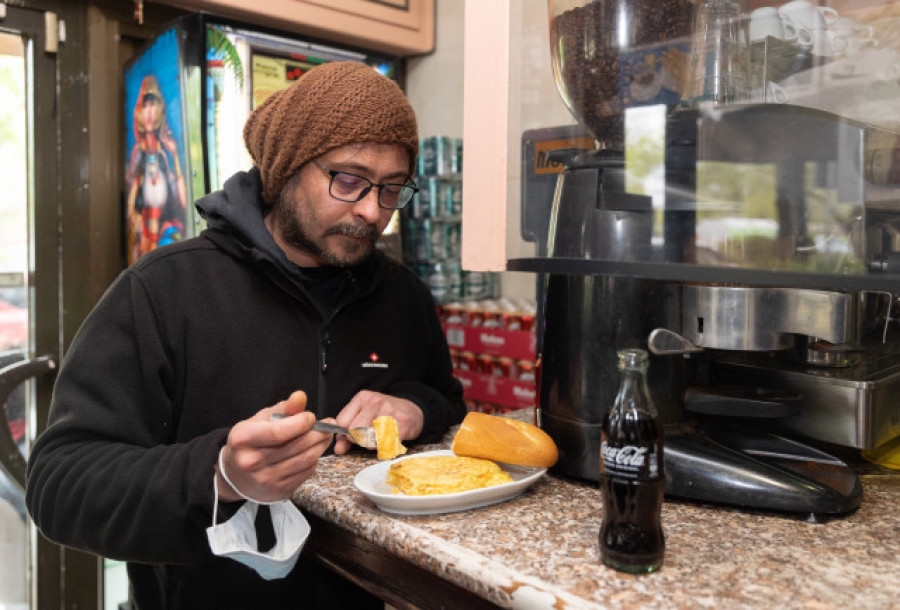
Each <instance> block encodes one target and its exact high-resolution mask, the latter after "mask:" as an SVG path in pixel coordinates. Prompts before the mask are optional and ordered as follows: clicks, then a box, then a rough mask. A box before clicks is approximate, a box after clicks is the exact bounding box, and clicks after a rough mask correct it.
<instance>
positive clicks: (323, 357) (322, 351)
mask: <svg viewBox="0 0 900 610" xmlns="http://www.w3.org/2000/svg"><path fill="white" fill-rule="evenodd" d="M327 372H328V328H322V329H320V330H319V391H318V395H319V400H318V404H317V405H316V418H317V419H318V418H321V417H324V415H325V373H327Z"/></svg>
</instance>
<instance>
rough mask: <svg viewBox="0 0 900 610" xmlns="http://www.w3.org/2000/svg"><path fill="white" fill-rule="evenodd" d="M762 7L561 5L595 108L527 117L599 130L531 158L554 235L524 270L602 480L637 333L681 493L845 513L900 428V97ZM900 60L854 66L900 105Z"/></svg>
mask: <svg viewBox="0 0 900 610" xmlns="http://www.w3.org/2000/svg"><path fill="white" fill-rule="evenodd" d="M754 8H755V6H753V5H749V4H747V3H739V2H733V1H727V0H697V1H696V2H691V1H689V0H587V1H580V2H579V1H573V0H550V1H549V2H548V9H549V28H550V45H551V55H552V66H553V73H554V78H555V82H556V85H557V89H558V91H559V94H560V95H561V97H562V99H563V100H564V102H565V103H566V105H567V106H568V108H569V110H570V111H571V113H572V115H573V116H574V117H575V119H576V120H577V122H578V125H576V126H565V127H562V128H552V129H547V130H534V131H531V132H526V133H525V134H524V136H523V140H524V141H525V150H526V157H527V155H528V154H529V151H533V149H534V147H535V142H538V143H540V142H541V141H557V140H558V139H559V138H558V136H559V132H560V129H564V130H567V131H568V132H574V133H581V134H582V135H584V136H587V137H588V138H590V139H591V140H593V142H594V146H593V147H592V148H590V149H588V150H585V149H580V148H579V149H567V148H556V149H554V150H551V151H550V152H549V153H548V154H549V155H550V156H551V157H552V159H553V160H554V161H555V162H559V163H562V164H564V166H565V171H563V172H562V173H561V174H559V175H558V177H556V178H555V180H554V182H553V184H552V185H549V186H548V185H547V184H545V185H544V186H541V185H540V184H539V183H538V181H537V179H535V180H532V178H535V176H533V175H529V173H528V172H526V176H525V178H524V181H525V183H524V185H523V231H522V232H523V236H524V237H525V238H526V239H530V240H533V241H535V242H536V253H537V255H536V256H535V257H534V258H522V259H514V260H511V261H510V262H509V264H508V267H509V269H511V270H515V271H531V272H536V273H538V274H539V275H538V278H539V281H538V284H539V300H540V302H541V310H542V311H541V315H542V318H543V332H542V335H541V337H540V339H539V351H540V357H541V362H540V364H541V369H540V386H539V413H540V424H541V426H542V427H543V428H544V429H545V430H546V431H547V432H548V433H549V434H550V435H551V436H552V437H553V438H554V439H555V440H556V442H557V444H558V445H559V448H560V461H559V463H558V465H557V466H556V471H557V472H558V473H560V474H563V475H567V476H571V477H575V478H579V479H585V480H597V479H598V477H599V444H600V422H601V418H602V415H603V413H604V412H605V410H606V409H607V407H608V405H609V404H610V402H611V400H612V397H613V394H614V392H615V389H616V383H617V375H616V365H615V358H616V352H617V351H618V350H619V349H622V348H626V347H642V348H645V349H649V351H650V352H651V354H652V355H651V364H650V371H649V385H650V390H651V394H652V397H653V399H654V401H655V403H656V405H657V408H658V409H659V410H660V413H661V416H662V417H663V420H664V422H665V425H666V447H665V451H666V463H665V465H666V470H667V487H666V492H667V494H668V495H669V496H671V497H678V498H686V499H690V500H697V501H704V502H716V503H723V504H726V505H731V506H737V507H742V508H745V509H763V510H775V511H787V512H790V513H808V514H813V515H840V514H845V513H848V512H851V511H853V510H854V509H856V508H857V507H858V506H859V503H860V501H861V486H860V483H859V480H858V478H857V477H856V475H855V474H854V473H853V471H852V470H851V469H850V468H849V467H848V466H847V464H846V463H845V462H844V461H842V460H841V459H839V458H838V457H835V455H834V454H835V453H836V452H837V453H840V452H841V451H839V450H842V449H844V448H853V449H862V450H865V449H871V448H875V447H877V446H879V445H881V444H883V443H885V442H887V441H889V440H891V439H893V438H894V437H896V436H898V435H900V401H897V400H895V399H894V396H896V395H897V393H898V391H900V340H898V329H897V325H896V322H895V321H894V316H896V313H897V309H896V307H897V303H896V293H897V292H898V286H900V275H898V273H900V271H898V270H900V237H898V236H900V140H898V132H897V127H898V125H900V117H898V120H897V121H893V120H892V118H891V117H888V119H886V120H883V121H880V122H878V123H869V122H866V121H864V120H862V119H863V118H864V117H863V116H861V115H865V114H866V110H865V108H864V107H861V106H860V103H857V102H853V101H852V99H851V98H852V96H851V95H850V94H849V91H850V90H848V89H846V88H845V89H844V92H845V94H846V96H845V97H846V99H847V100H848V102H847V104H846V105H844V103H843V102H842V101H841V99H842V98H841V97H840V95H837V94H836V93H835V91H834V90H833V89H835V88H839V87H841V86H842V84H841V83H839V82H838V80H837V79H833V78H832V75H833V74H834V73H833V72H832V70H833V69H834V66H835V64H836V63H838V62H839V61H840V58H838V57H833V56H830V57H822V56H818V55H816V54H814V53H812V52H811V48H810V47H809V46H803V45H802V44H799V43H796V42H790V41H785V40H782V39H780V38H775V37H767V38H764V39H761V40H751V38H750V37H749V35H748V22H749V19H750V16H751V14H752V11H753V9H754ZM897 79H898V76H897V75H894V74H892V73H891V74H888V73H881V72H880V73H878V74H877V75H874V76H872V77H871V78H870V79H869V80H867V81H866V82H865V83H859V82H858V83H856V84H855V85H854V87H855V88H856V89H857V90H858V89H859V87H861V86H863V85H864V86H866V87H870V90H871V92H872V95H873V96H883V97H884V96H886V97H885V99H886V100H887V101H885V102H884V103H886V104H890V105H893V106H898V105H900V85H898V83H897ZM776 88H777V89H776ZM773 90H781V91H788V93H789V95H790V96H791V99H790V100H789V101H788V102H787V103H779V102H784V100H783V99H782V100H779V102H776V101H775V100H773V99H772V98H771V95H770V92H771V91H773ZM810 92H812V93H810ZM829 96H830V97H829ZM823 99H824V100H832V101H830V102H829V103H830V104H831V106H829V107H825V108H823V107H816V104H814V103H812V102H811V101H810V100H823ZM794 100H796V102H794ZM833 100H837V101H833ZM854 104H856V105H854ZM554 138H555V140H554ZM528 164H529V160H528V159H527V158H526V159H525V163H524V165H525V166H526V168H527V166H528ZM541 189H543V190H541Z"/></svg>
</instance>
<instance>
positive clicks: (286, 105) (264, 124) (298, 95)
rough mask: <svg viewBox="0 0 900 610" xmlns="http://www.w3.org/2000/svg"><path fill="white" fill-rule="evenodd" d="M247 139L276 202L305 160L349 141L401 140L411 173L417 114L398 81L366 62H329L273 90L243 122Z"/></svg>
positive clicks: (266, 193)
mask: <svg viewBox="0 0 900 610" xmlns="http://www.w3.org/2000/svg"><path fill="white" fill-rule="evenodd" d="M244 142H245V143H246V144H247V150H249V151H250V155H251V156H252V157H253V161H254V162H255V163H256V165H257V167H259V171H260V175H261V178H262V196H263V199H264V200H265V201H266V202H267V203H274V202H275V201H276V200H277V199H278V196H279V194H280V193H281V189H282V187H283V186H284V183H285V182H287V180H288V179H289V178H290V177H291V175H293V173H294V172H295V171H297V169H299V168H300V167H301V166H302V165H303V164H305V163H307V162H308V161H311V160H313V159H315V158H316V157H319V156H321V155H323V154H325V153H326V152H328V151H329V150H332V149H334V148H339V147H341V146H346V145H348V144H400V145H401V146H404V147H405V148H406V149H407V151H408V152H409V159H410V160H409V173H410V176H412V173H413V168H414V167H415V163H416V155H417V154H418V152H419V137H418V131H417V128H416V115H415V112H414V111H413V109H412V106H411V105H410V103H409V100H407V99H406V96H405V95H403V92H402V91H401V90H400V87H398V86H397V83H395V82H394V81H392V80H391V79H389V78H387V77H385V76H382V75H381V74H379V73H378V72H376V71H375V69H374V68H371V67H369V66H367V65H365V64H362V63H357V62H329V63H325V64H322V65H320V66H316V67H315V68H313V69H312V70H310V71H309V72H307V73H306V74H304V75H302V76H301V77H300V78H299V79H297V82H295V83H294V84H292V85H291V86H290V87H288V88H287V89H282V90H281V91H278V92H276V93H273V94H272V95H270V96H269V97H268V98H267V99H266V101H264V102H263V103H262V104H260V105H259V107H257V108H256V109H255V110H254V111H253V112H252V113H251V114H250V118H248V119H247V123H246V125H244Z"/></svg>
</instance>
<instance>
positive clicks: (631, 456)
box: [600, 349, 665, 574]
mask: <svg viewBox="0 0 900 610" xmlns="http://www.w3.org/2000/svg"><path fill="white" fill-rule="evenodd" d="M618 355H619V371H620V372H619V375H620V379H619V389H618V391H617V392H616V398H615V400H614V401H613V404H612V406H611V407H610V409H609V412H608V413H607V414H606V416H605V417H604V418H603V427H602V433H603V438H602V442H601V445H600V490H601V492H602V496H603V525H602V527H601V528H600V557H601V559H602V560H603V563H605V564H606V565H607V566H609V567H611V568H614V569H616V570H620V571H623V572H630V573H632V574H642V573H648V572H653V571H655V570H657V569H658V568H659V567H660V566H661V565H662V562H663V554H664V552H665V538H664V537H663V531H662V525H661V523H660V513H661V510H662V502H663V494H664V492H665V475H664V473H663V432H662V425H661V424H660V422H659V419H658V417H657V414H656V409H655V408H654V407H653V403H652V402H651V400H650V395H649V393H648V392H647V360H648V357H647V352H645V351H644V350H642V349H624V350H621V351H619V353H618Z"/></svg>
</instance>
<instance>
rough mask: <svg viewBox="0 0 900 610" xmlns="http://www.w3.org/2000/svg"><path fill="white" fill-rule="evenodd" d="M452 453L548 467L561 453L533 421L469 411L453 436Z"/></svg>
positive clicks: (521, 464)
mask: <svg viewBox="0 0 900 610" xmlns="http://www.w3.org/2000/svg"><path fill="white" fill-rule="evenodd" d="M451 449H452V450H453V453H455V454H456V455H462V456H466V457H477V458H482V459H486V460H493V461H495V462H505V463H507V464H518V465H520V466H536V467H539V468H549V467H550V466H553V465H554V464H555V463H556V460H557V458H558V457H559V453H558V451H557V449H556V443H554V442H553V439H552V438H550V435H548V434H547V433H546V432H544V431H543V430H541V429H540V428H538V427H537V426H534V425H532V424H526V423H525V422H521V421H517V420H515V419H509V418H507V417H496V416H494V415H486V414H484V413H476V412H474V411H473V412H470V413H469V414H468V415H466V418H465V419H464V420H463V422H462V424H461V425H460V427H459V432H457V433H456V436H454V437H453V445H452V446H451Z"/></svg>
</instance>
